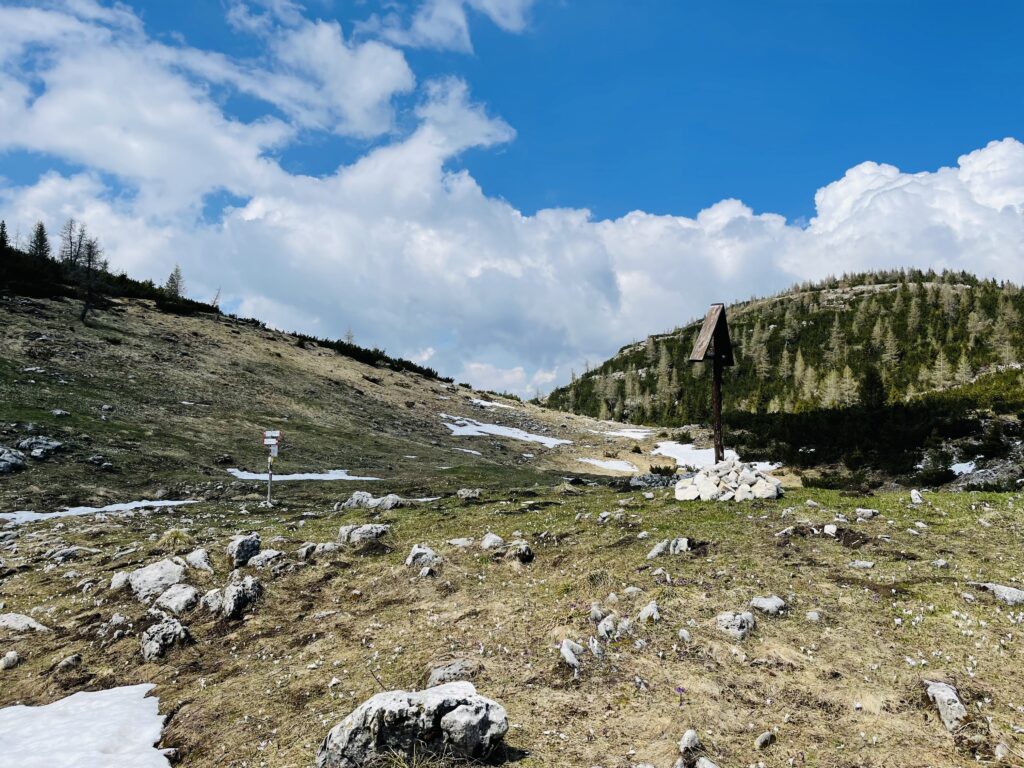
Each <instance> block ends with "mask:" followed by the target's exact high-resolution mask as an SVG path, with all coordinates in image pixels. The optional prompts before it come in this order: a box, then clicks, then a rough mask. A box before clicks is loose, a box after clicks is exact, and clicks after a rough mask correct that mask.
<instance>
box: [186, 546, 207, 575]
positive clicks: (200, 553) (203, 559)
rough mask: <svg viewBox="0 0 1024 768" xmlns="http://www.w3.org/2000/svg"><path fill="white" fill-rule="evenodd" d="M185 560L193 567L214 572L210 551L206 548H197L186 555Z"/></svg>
mask: <svg viewBox="0 0 1024 768" xmlns="http://www.w3.org/2000/svg"><path fill="white" fill-rule="evenodd" d="M185 562H186V563H188V565H189V566H190V567H192V568H195V569H196V570H199V571H206V572H207V573H213V564H212V563H211V562H210V553H209V552H207V551H206V550H205V549H202V548H200V549H196V550H194V551H192V552H189V553H188V554H187V555H185Z"/></svg>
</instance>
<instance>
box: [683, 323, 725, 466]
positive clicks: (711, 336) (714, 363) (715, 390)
mask: <svg viewBox="0 0 1024 768" xmlns="http://www.w3.org/2000/svg"><path fill="white" fill-rule="evenodd" d="M706 360H710V361H711V368H712V371H713V377H712V381H711V417H712V429H713V431H714V434H715V461H716V462H719V461H723V460H724V459H725V445H724V441H723V438H722V368H723V367H725V366H730V367H731V366H733V365H735V364H736V360H735V358H734V357H733V353H732V339H730V338H729V323H728V321H727V320H726V318H725V304H712V305H711V309H709V310H708V313H707V315H706V316H705V317H704V325H702V326H701V328H700V333H698V334H697V341H696V342H694V345H693V350H692V351H691V352H690V362H691V363H702V362H704V361H706Z"/></svg>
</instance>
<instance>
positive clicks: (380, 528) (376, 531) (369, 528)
mask: <svg viewBox="0 0 1024 768" xmlns="http://www.w3.org/2000/svg"><path fill="white" fill-rule="evenodd" d="M390 532H391V526H390V525H384V524H382V523H368V524H366V525H343V526H341V528H339V529H338V543H339V544H349V545H352V546H355V547H358V546H362V545H364V544H371V543H373V542H376V541H379V540H380V539H382V538H383V537H384V536H386V535H387V534H388V533H390Z"/></svg>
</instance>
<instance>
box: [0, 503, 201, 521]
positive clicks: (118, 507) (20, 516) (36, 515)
mask: <svg viewBox="0 0 1024 768" xmlns="http://www.w3.org/2000/svg"><path fill="white" fill-rule="evenodd" d="M197 503H198V501H196V500H195V499H181V500H177V501H149V500H148V499H144V500H143V501H126V502H123V503H121V504H108V505H107V506H105V507H67V508H66V509H62V510H59V511H57V512H30V511H28V510H21V511H19V512H0V520H7V521H8V522H9V523H13V524H14V525H21V524H22V523H31V522H35V521H36V520H49V519H50V518H51V517H77V516H79V515H100V514H107V513H118V512H131V511H133V510H136V509H157V508H159V507H180V506H181V505H183V504H197Z"/></svg>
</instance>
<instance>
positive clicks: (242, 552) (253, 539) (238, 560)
mask: <svg viewBox="0 0 1024 768" xmlns="http://www.w3.org/2000/svg"><path fill="white" fill-rule="evenodd" d="M259 551H260V535H259V534H258V533H250V534H248V535H246V536H235V537H234V538H232V539H231V542H230V543H229V544H228V548H227V553H228V557H229V558H230V559H231V564H232V567H234V568H241V567H242V566H243V565H245V564H246V563H248V562H249V559H250V558H252V557H254V556H255V555H256V554H257V553H258V552H259Z"/></svg>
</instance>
